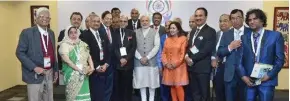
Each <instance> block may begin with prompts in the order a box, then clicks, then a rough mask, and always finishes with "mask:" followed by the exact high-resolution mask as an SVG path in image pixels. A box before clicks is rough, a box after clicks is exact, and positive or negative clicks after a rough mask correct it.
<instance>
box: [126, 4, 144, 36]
mask: <svg viewBox="0 0 290 101" xmlns="http://www.w3.org/2000/svg"><path fill="white" fill-rule="evenodd" d="M139 16H140V14H139V11H138V10H137V9H136V8H133V9H132V10H131V19H130V20H128V26H127V27H126V28H127V29H131V30H133V31H135V30H136V29H138V28H141V23H140V19H139Z"/></svg>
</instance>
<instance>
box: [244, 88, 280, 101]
mask: <svg viewBox="0 0 290 101" xmlns="http://www.w3.org/2000/svg"><path fill="white" fill-rule="evenodd" d="M274 92H275V86H254V87H246V100H245V101H257V100H256V96H259V100H258V101H273V98H274Z"/></svg>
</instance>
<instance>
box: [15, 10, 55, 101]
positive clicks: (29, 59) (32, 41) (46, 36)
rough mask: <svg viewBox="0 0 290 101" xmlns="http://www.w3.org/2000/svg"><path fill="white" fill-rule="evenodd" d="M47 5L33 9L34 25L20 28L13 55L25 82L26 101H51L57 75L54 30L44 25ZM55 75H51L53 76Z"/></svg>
mask: <svg viewBox="0 0 290 101" xmlns="http://www.w3.org/2000/svg"><path fill="white" fill-rule="evenodd" d="M49 22H50V13H49V10H48V9H47V8H39V9H38V10H37V12H36V24H37V25H36V26H34V27H30V28H27V29H24V30H22V32H21V34H20V38H19V42H18V46H17V49H16V56H17V58H18V59H19V61H20V62H21V66H22V80H23V81H24V82H25V83H27V92H28V100H29V101H53V90H52V89H53V83H54V82H55V81H56V80H57V77H58V68H57V61H56V60H57V59H56V52H55V51H54V50H55V36H54V32H53V31H52V30H51V29H49V28H48V27H47V26H48V25H49ZM53 74H54V75H53Z"/></svg>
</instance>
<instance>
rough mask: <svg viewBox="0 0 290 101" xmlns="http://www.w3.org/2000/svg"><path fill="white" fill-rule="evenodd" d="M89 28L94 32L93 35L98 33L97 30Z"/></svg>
mask: <svg viewBox="0 0 290 101" xmlns="http://www.w3.org/2000/svg"><path fill="white" fill-rule="evenodd" d="M90 30H91V31H92V33H93V34H94V35H96V34H97V33H99V31H98V30H97V31H95V30H94V29H92V28H90Z"/></svg>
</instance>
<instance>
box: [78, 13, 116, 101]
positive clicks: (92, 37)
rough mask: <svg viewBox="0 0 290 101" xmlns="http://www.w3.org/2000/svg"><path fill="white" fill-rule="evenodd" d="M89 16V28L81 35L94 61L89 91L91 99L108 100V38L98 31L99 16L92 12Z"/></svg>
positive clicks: (93, 100) (95, 100)
mask: <svg viewBox="0 0 290 101" xmlns="http://www.w3.org/2000/svg"><path fill="white" fill-rule="evenodd" d="M89 18H90V27H91V28H90V29H89V30H87V31H85V32H84V33H83V34H81V36H82V41H84V42H85V43H87V44H88V46H89V47H88V48H89V49H90V55H91V56H92V60H93V63H94V68H95V70H96V71H94V73H93V74H92V75H91V76H90V78H89V81H90V93H91V101H109V100H108V95H109V92H108V90H107V89H106V88H107V87H108V84H110V83H111V82H110V81H107V78H108V75H109V73H108V70H109V68H110V67H109V63H110V54H111V53H109V47H108V46H109V40H108V39H107V37H106V35H105V34H104V33H101V32H100V31H99V28H100V24H101V22H100V17H98V15H95V14H92V15H90V16H89Z"/></svg>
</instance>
